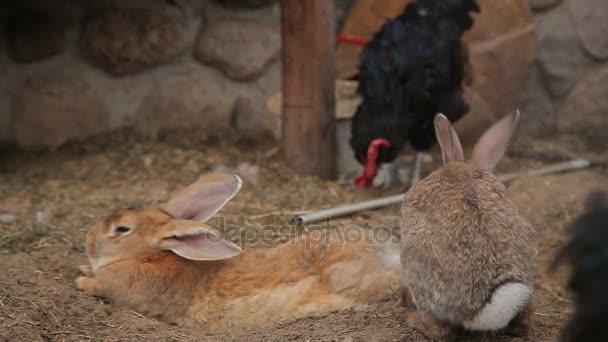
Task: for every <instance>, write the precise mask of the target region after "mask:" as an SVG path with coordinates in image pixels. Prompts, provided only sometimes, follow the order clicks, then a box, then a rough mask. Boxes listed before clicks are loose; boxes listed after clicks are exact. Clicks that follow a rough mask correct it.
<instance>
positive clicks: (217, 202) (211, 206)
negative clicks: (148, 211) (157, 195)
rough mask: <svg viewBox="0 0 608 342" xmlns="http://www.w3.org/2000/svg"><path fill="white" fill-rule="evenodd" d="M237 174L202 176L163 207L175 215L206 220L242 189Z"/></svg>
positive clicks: (176, 216)
mask: <svg viewBox="0 0 608 342" xmlns="http://www.w3.org/2000/svg"><path fill="white" fill-rule="evenodd" d="M242 184H243V182H242V181H241V178H239V176H237V175H230V174H222V173H211V174H208V175H205V176H202V177H200V178H199V179H198V180H197V181H196V182H194V183H193V184H191V185H190V186H188V187H186V188H185V189H183V190H182V191H180V192H179V193H178V194H177V195H175V196H174V197H173V198H172V199H170V200H169V201H168V202H167V203H165V204H164V205H161V208H162V209H163V210H164V211H166V212H167V213H169V214H171V215H172V216H173V217H175V218H178V219H185V220H194V221H199V222H205V221H207V220H208V219H210V218H211V217H212V216H213V215H214V214H215V213H217V212H218V210H220V209H221V208H222V207H223V206H224V205H226V203H228V201H230V200H231V199H232V197H234V195H236V193H237V192H239V190H240V189H241V185H242Z"/></svg>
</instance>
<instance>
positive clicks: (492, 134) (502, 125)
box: [471, 111, 519, 172]
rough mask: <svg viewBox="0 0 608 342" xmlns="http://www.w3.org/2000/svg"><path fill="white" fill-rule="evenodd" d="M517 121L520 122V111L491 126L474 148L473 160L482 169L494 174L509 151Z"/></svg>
mask: <svg viewBox="0 0 608 342" xmlns="http://www.w3.org/2000/svg"><path fill="white" fill-rule="evenodd" d="M517 121H519V111H515V112H513V113H511V114H509V115H507V116H505V117H504V118H502V119H501V120H500V121H498V122H497V123H495V124H494V125H492V126H490V128H488V130H487V131H486V132H485V133H484V134H483V135H482V136H481V137H480V138H479V140H478V141H477V143H476V144H475V147H473V155H472V157H471V160H472V161H473V162H475V163H477V164H478V165H479V166H481V168H482V169H484V170H486V171H488V172H492V171H493V170H494V167H495V166H496V164H497V163H498V162H499V161H500V159H502V156H503V155H504V153H505V150H506V149H507V145H508V144H509V140H510V139H511V136H513V132H515V127H516V126H517Z"/></svg>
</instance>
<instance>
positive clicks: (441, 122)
mask: <svg viewBox="0 0 608 342" xmlns="http://www.w3.org/2000/svg"><path fill="white" fill-rule="evenodd" d="M434 123H435V135H436V136H437V141H438V142H439V146H440V147H441V157H442V158H443V164H447V163H449V162H452V161H459V162H462V161H464V153H463V152H462V145H461V144H460V139H458V135H457V134H456V130H454V127H452V124H451V123H450V120H448V118H446V117H445V115H443V114H441V113H440V114H437V115H435V120H434Z"/></svg>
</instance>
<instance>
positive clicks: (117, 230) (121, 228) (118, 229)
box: [111, 226, 133, 236]
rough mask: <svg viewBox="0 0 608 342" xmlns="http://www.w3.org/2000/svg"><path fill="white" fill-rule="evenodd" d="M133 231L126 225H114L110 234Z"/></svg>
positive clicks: (127, 233) (123, 233)
mask: <svg viewBox="0 0 608 342" xmlns="http://www.w3.org/2000/svg"><path fill="white" fill-rule="evenodd" d="M132 231H133V229H132V228H130V227H127V226H116V227H114V228H112V233H111V235H112V236H118V235H123V236H124V235H129V234H131V232H132Z"/></svg>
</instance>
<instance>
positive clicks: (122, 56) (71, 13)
mask: <svg viewBox="0 0 608 342" xmlns="http://www.w3.org/2000/svg"><path fill="white" fill-rule="evenodd" d="M351 2H352V1H351V0H338V1H337V3H338V4H339V6H338V9H337V13H338V15H339V16H340V17H341V16H342V15H343V14H344V13H346V8H347V7H348V6H349V5H350V3H351ZM530 5H531V6H532V7H533V9H534V13H535V17H536V21H537V23H536V35H537V39H538V47H537V56H536V58H535V61H534V64H533V68H532V72H531V75H530V80H529V82H528V84H527V86H526V87H525V89H523V91H522V94H521V98H520V101H519V102H520V107H521V109H522V112H523V114H524V115H523V119H522V125H521V126H520V127H521V128H520V133H521V134H534V135H541V136H543V135H547V136H549V135H552V134H555V133H558V134H565V135H567V134H575V135H577V136H580V137H582V138H583V140H584V141H585V142H587V144H586V147H585V148H589V147H590V148H601V147H602V146H605V143H606V142H608V135H607V134H605V133H604V131H605V129H606V127H607V122H606V120H607V119H606V118H608V115H607V114H608V35H607V34H606V32H608V2H607V1H606V0H530ZM339 20H341V18H339ZM279 21H280V11H279V7H278V4H277V0H213V1H212V0H149V1H137V0H130V1H125V0H122V1H121V0H103V1H81V2H73V1H69V0H48V1H36V0H0V23H1V25H0V73H1V75H2V77H1V78H0V144H1V143H6V142H16V143H17V144H18V145H19V146H21V147H24V148H30V149H38V148H46V147H56V146H59V145H61V144H63V143H65V142H67V141H74V140H76V141H78V140H81V139H84V138H86V137H89V136H91V135H94V134H97V133H100V132H104V131H107V130H111V129H115V128H118V127H123V126H129V125H132V126H134V127H136V129H137V131H138V132H140V133H141V134H146V135H150V136H154V135H157V134H162V133H163V131H166V130H171V129H180V128H187V129H192V128H195V129H196V128H200V129H201V132H206V133H212V134H213V133H219V134H221V129H223V128H227V127H236V128H238V129H240V130H243V131H248V132H256V133H257V132H273V133H274V134H275V136H277V135H278V133H279V132H280V121H279V120H280V118H277V116H276V115H268V109H267V105H266V100H267V99H268V98H269V97H271V95H273V94H276V93H277V92H278V91H279V90H280V83H281V82H280V61H279V58H280V27H279V25H280V22H279ZM602 144H604V145H602Z"/></svg>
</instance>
